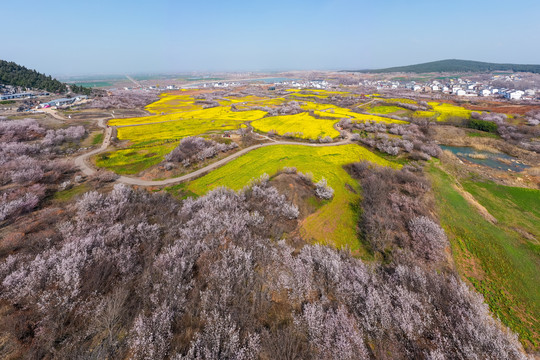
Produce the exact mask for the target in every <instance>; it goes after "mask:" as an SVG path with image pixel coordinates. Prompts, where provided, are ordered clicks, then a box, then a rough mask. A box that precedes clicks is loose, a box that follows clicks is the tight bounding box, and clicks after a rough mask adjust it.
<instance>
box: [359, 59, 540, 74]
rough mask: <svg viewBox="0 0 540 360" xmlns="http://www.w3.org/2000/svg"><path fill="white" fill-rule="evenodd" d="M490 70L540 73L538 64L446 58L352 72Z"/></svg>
mask: <svg viewBox="0 0 540 360" xmlns="http://www.w3.org/2000/svg"><path fill="white" fill-rule="evenodd" d="M490 71H514V72H531V73H540V65H521V64H496V63H487V62H481V61H470V60H457V59H448V60H440V61H432V62H427V63H422V64H416V65H408V66H397V67H391V68H385V69H374V70H353V72H363V73H371V74H377V73H393V72H411V73H431V72H490Z"/></svg>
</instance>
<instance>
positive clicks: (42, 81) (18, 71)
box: [0, 60, 92, 95]
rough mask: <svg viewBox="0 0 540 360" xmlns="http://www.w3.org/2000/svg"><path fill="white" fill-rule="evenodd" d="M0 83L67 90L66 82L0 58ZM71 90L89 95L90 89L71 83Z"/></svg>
mask: <svg viewBox="0 0 540 360" xmlns="http://www.w3.org/2000/svg"><path fill="white" fill-rule="evenodd" d="M0 83H2V84H6V85H12V86H21V87H25V88H34V89H42V90H46V91H49V92H54V93H65V92H67V91H68V88H67V86H66V84H64V83H63V82H60V81H58V80H56V79H54V78H52V77H51V76H50V75H45V74H42V73H39V72H37V71H36V70H30V69H28V68H26V67H24V66H21V65H18V64H16V63H14V62H12V61H5V60H0ZM71 90H72V91H73V92H75V93H79V94H85V95H90V93H91V92H92V90H91V89H88V88H85V87H83V86H78V85H71Z"/></svg>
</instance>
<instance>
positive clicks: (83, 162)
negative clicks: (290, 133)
mask: <svg viewBox="0 0 540 360" xmlns="http://www.w3.org/2000/svg"><path fill="white" fill-rule="evenodd" d="M104 121H105V119H99V120H98V125H99V127H101V128H104V129H105V136H104V138H103V143H102V144H101V146H100V147H99V148H98V149H95V150H92V151H90V152H87V153H84V154H82V155H79V156H77V157H76V158H75V164H76V165H77V166H78V167H79V168H80V169H81V170H82V172H83V173H84V174H85V175H93V174H95V173H96V172H97V171H96V170H95V169H94V168H92V167H91V166H90V165H89V164H88V159H89V158H90V156H93V155H96V154H99V153H101V152H104V151H106V150H107V148H108V147H109V145H110V144H111V138H112V133H113V128H114V127H112V126H106V125H105V123H104ZM140 125H146V124H137V125H135V126H140ZM262 137H264V138H266V139H268V140H271V141H273V142H269V143H263V144H257V145H253V146H250V147H248V148H245V149H242V150H240V151H238V152H236V153H234V154H231V155H229V156H227V157H226V158H223V159H221V160H219V161H216V162H215V163H212V164H210V165H208V166H205V167H203V168H201V169H199V170H196V171H193V172H191V173H189V174H186V175H183V176H179V177H176V178H170V179H165V180H158V181H152V180H143V179H140V178H134V177H129V176H120V177H119V178H117V179H116V182H119V183H124V184H129V185H137V186H163V185H170V184H175V183H179V182H183V181H188V180H193V179H196V178H198V177H200V176H202V175H205V174H207V173H208V172H210V171H212V170H215V169H217V168H219V167H221V166H223V165H225V164H227V163H229V162H230V161H232V160H234V159H236V158H238V157H240V156H242V155H245V154H247V153H248V152H250V151H253V150H256V149H259V148H262V147H267V146H275V145H297V146H311V147H325V146H340V145H346V144H350V143H351V141H350V140H349V134H347V135H346V137H345V139H344V140H342V141H338V142H335V143H327V144H310V143H301V142H295V141H275V140H273V139H270V138H268V137H266V136H262Z"/></svg>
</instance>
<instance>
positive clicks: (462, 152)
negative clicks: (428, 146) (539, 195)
mask: <svg viewBox="0 0 540 360" xmlns="http://www.w3.org/2000/svg"><path fill="white" fill-rule="evenodd" d="M441 149H443V150H448V151H451V152H452V153H453V154H454V155H456V156H457V157H458V158H459V159H461V160H462V161H468V162H471V163H474V164H478V165H484V166H489V167H490V168H492V169H498V170H502V171H515V172H521V171H523V170H525V169H526V168H528V167H530V166H529V165H525V164H523V163H522V162H521V161H519V160H518V159H516V158H515V157H513V156H510V155H507V154H503V153H493V152H489V151H484V150H476V149H474V148H472V147H466V146H446V145H441Z"/></svg>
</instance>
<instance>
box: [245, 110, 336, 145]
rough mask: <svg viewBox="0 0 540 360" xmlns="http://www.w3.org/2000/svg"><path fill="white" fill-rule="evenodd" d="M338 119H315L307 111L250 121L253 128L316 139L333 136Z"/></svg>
mask: <svg viewBox="0 0 540 360" xmlns="http://www.w3.org/2000/svg"><path fill="white" fill-rule="evenodd" d="M336 122H338V120H327V119H317V118H314V117H313V116H311V115H309V114H308V113H307V112H305V113H300V114H296V115H283V116H273V117H266V118H263V119H260V120H255V121H253V122H252V123H251V125H252V126H253V128H254V129H256V130H259V131H262V132H269V131H271V130H275V131H276V132H277V133H278V134H279V135H285V134H291V135H292V134H294V136H295V137H299V138H302V139H317V138H323V137H325V136H330V137H331V138H335V137H337V136H339V131H337V130H336V129H334V124H335V123H336Z"/></svg>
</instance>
